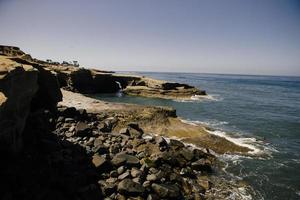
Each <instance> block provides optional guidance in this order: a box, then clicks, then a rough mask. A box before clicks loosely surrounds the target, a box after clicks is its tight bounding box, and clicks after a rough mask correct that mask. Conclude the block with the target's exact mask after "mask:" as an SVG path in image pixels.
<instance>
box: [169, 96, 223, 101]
mask: <svg viewBox="0 0 300 200" xmlns="http://www.w3.org/2000/svg"><path fill="white" fill-rule="evenodd" d="M222 100H223V98H222V97H220V95H218V94H211V95H193V96H192V97H191V98H190V99H174V100H173V101H176V102H180V103H190V102H203V101H222Z"/></svg>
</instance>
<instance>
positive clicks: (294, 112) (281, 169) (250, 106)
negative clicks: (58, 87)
mask: <svg viewBox="0 0 300 200" xmlns="http://www.w3.org/2000/svg"><path fill="white" fill-rule="evenodd" d="M136 74H140V75H145V76H150V77H153V78H156V79H162V80H168V81H173V82H179V83H187V84H189V85H193V86H195V87H197V88H199V89H204V90H206V91H207V93H208V94H209V96H208V97H207V98H201V97H197V96H195V97H193V98H191V99H190V100H184V101H174V100H164V99H157V98H143V97H132V96H126V95H111V94H110V95H98V96H97V98H100V99H102V100H106V101H113V102H128V103H136V104H145V105H160V106H171V107H174V108H176V110H177V115H178V116H179V117H181V118H182V119H183V120H184V121H185V122H187V123H194V124H197V123H199V124H205V125H208V126H210V127H212V128H214V129H215V131H211V134H216V135H219V136H222V137H227V138H228V139H229V140H231V141H233V142H235V143H238V144H241V145H246V146H248V147H249V148H251V149H253V154H256V155H254V156H250V157H249V156H247V157H246V156H238V155H229V154H228V155H222V156H220V159H222V160H223V161H224V162H226V165H225V166H226V167H225V168H224V169H223V170H224V171H225V172H226V173H228V174H230V175H232V176H235V177H237V178H239V179H240V180H243V181H244V182H246V183H247V184H249V185H250V186H251V187H252V188H253V191H252V192H251V193H250V194H244V197H245V198H246V199H300V77H281V76H247V75H221V74H189V73H150V72H147V73H146V72H144V73H137V72H136ZM240 192H241V193H243V192H244V191H240ZM234 198H235V197H233V198H232V199H234Z"/></svg>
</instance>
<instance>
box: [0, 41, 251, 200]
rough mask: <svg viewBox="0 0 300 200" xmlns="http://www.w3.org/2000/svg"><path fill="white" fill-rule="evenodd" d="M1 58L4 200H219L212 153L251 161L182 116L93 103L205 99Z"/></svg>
mask: <svg viewBox="0 0 300 200" xmlns="http://www.w3.org/2000/svg"><path fill="white" fill-rule="evenodd" d="M0 53H1V54H2V55H0V130H1V131H0V148H1V151H0V152H1V157H2V158H3V160H4V161H5V162H3V164H2V165H1V168H0V171H1V172H0V175H1V180H0V184H1V186H2V187H0V197H1V199H7V200H8V199H54V198H57V199H107V200H108V199H148V200H151V199H215V198H216V197H217V196H218V197H219V196H220V195H219V194H216V193H214V192H211V191H214V188H215V185H216V184H217V182H214V181H213V180H212V179H211V177H212V175H213V174H214V173H215V172H216V171H217V168H216V163H217V159H216V157H215V156H214V155H212V154H211V153H209V152H210V151H213V152H216V153H228V152H230V153H246V152H248V151H250V149H248V148H245V147H241V146H238V145H236V144H234V143H232V142H229V141H228V140H226V139H225V138H221V137H217V136H212V135H211V134H209V133H208V132H207V131H205V128H204V127H201V126H192V125H188V124H185V123H183V122H181V120H180V119H179V118H178V117H177V116H176V111H175V110H174V109H172V108H167V107H154V106H139V105H133V104H117V103H109V102H103V101H99V100H96V99H93V98H91V97H87V96H86V95H90V94H95V93H107V92H116V91H118V90H120V89H123V91H124V92H125V93H126V94H129V95H140V96H145V97H158V98H166V99H169V98H172V99H187V98H191V96H193V95H206V93H205V91H201V90H198V89H196V88H194V87H192V86H188V85H185V84H180V83H169V82H165V81H160V80H154V79H150V78H147V77H140V76H128V75H120V74H115V73H111V72H103V71H99V70H90V69H83V68H78V67H75V66H63V65H60V64H53V63H52V64H49V63H47V62H44V61H41V60H38V59H33V58H32V57H31V56H30V55H28V54H25V53H24V52H22V51H21V50H20V49H19V48H17V47H9V46H0ZM83 94H85V95H83ZM172 137H177V138H181V139H182V141H184V142H188V143H192V144H194V145H196V146H198V147H202V148H204V149H207V150H206V151H202V150H200V149H198V148H195V147H192V146H190V145H187V144H185V143H183V142H182V141H179V140H177V139H170V138H172Z"/></svg>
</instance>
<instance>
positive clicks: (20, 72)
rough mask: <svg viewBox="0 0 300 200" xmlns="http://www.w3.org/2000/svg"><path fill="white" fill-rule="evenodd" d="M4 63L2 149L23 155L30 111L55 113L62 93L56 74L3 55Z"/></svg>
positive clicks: (0, 115)
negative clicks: (21, 152) (46, 110)
mask: <svg viewBox="0 0 300 200" xmlns="http://www.w3.org/2000/svg"><path fill="white" fill-rule="evenodd" d="M0 64H1V66H0V98H1V99H0V130H1V132H0V142H1V145H0V146H1V149H2V150H6V151H7V150H8V151H10V152H19V151H20V150H21V149H22V145H23V138H24V137H25V136H24V135H23V130H24V127H25V123H26V120H27V117H28V116H29V114H30V112H34V111H36V110H39V109H50V110H55V109H56V105H57V102H59V101H60V100H61V99H62V94H61V92H60V90H59V85H58V81H57V79H56V77H55V75H53V74H52V72H50V71H48V70H46V69H44V68H43V67H42V66H40V65H38V64H35V65H29V64H21V63H18V62H15V61H14V60H12V59H9V58H8V57H5V56H0Z"/></svg>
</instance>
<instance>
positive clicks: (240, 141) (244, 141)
mask: <svg viewBox="0 0 300 200" xmlns="http://www.w3.org/2000/svg"><path fill="white" fill-rule="evenodd" d="M206 131H207V132H208V133H210V134H212V135H217V136H219V137H223V138H225V139H227V140H228V141H230V142H232V143H234V144H237V145H239V146H242V147H247V148H249V149H251V151H249V152H248V153H250V154H262V153H263V152H262V150H261V149H259V148H258V147H257V146H255V145H254V144H253V143H254V142H256V141H257V140H256V139H255V138H242V137H241V138H233V137H230V136H228V135H227V134H226V133H225V132H223V131H219V130H215V131H210V130H207V129H206Z"/></svg>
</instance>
